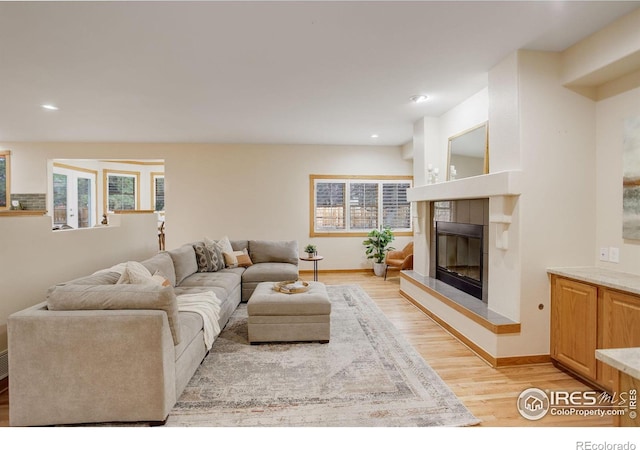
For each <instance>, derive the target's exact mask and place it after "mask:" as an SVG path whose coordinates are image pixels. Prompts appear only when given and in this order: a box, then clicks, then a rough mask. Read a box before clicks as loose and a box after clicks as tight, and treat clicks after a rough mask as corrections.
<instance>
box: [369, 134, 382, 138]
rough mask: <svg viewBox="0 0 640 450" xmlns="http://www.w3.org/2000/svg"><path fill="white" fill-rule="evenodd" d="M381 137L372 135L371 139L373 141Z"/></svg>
mask: <svg viewBox="0 0 640 450" xmlns="http://www.w3.org/2000/svg"><path fill="white" fill-rule="evenodd" d="M379 137H380V136H378V135H377V134H372V135H371V138H372V139H378V138H379Z"/></svg>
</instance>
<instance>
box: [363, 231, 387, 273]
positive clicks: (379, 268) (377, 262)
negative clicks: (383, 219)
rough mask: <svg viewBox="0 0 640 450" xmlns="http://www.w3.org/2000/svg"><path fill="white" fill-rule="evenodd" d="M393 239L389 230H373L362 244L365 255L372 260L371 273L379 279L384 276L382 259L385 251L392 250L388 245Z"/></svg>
mask: <svg viewBox="0 0 640 450" xmlns="http://www.w3.org/2000/svg"><path fill="white" fill-rule="evenodd" d="M394 239H395V236H394V235H393V232H392V231H391V228H389V227H383V228H381V229H379V230H378V229H374V230H371V231H370V232H369V234H367V239H365V240H364V241H363V242H362V244H363V245H364V246H365V254H366V255H367V258H368V259H373V272H374V273H375V274H376V275H377V276H379V277H381V276H382V275H383V274H384V258H385V256H386V254H387V251H389V250H393V249H394V248H393V247H390V246H389V244H390V243H391V241H393V240H394Z"/></svg>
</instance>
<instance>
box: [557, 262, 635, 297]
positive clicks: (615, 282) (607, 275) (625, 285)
mask: <svg viewBox="0 0 640 450" xmlns="http://www.w3.org/2000/svg"><path fill="white" fill-rule="evenodd" d="M547 272H548V273H550V274H554V275H560V276H563V277H567V278H572V279H574V280H578V281H584V282H586V283H592V284H597V285H599V286H604V287H609V288H612V289H618V290H620V291H624V292H629V293H632V294H638V295H640V275H634V274H631V273H625V272H617V271H615V270H610V269H603V268H600V267H552V268H549V269H547Z"/></svg>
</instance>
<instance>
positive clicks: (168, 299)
mask: <svg viewBox="0 0 640 450" xmlns="http://www.w3.org/2000/svg"><path fill="white" fill-rule="evenodd" d="M47 308H48V309H50V310H52V311H70V310H96V309H101V310H102V309H109V310H113V309H160V310H163V311H165V312H166V313H167V318H168V319H169V328H170V329H171V336H172V337H173V343H174V345H178V344H179V343H180V323H179V322H178V302H177V299H176V295H175V293H174V291H173V287H171V286H160V285H157V284H115V285H98V286H95V285H93V286H92V285H78V284H68V285H65V286H56V287H55V288H53V289H52V290H51V291H50V292H49V296H48V297H47Z"/></svg>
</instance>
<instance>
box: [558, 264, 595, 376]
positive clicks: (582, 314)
mask: <svg viewBox="0 0 640 450" xmlns="http://www.w3.org/2000/svg"><path fill="white" fill-rule="evenodd" d="M551 289H552V292H551V357H552V358H554V359H555V360H556V361H558V362H559V363H561V364H562V365H563V366H565V367H566V368H568V369H571V370H573V371H574V372H576V373H577V374H579V375H583V376H584V377H586V378H589V379H591V380H594V381H595V380H596V356H595V352H596V344H597V317H598V289H597V288H596V287H595V286H592V285H590V284H586V283H580V282H578V281H573V280H568V279H566V278H561V277H554V279H552V284H551Z"/></svg>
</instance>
